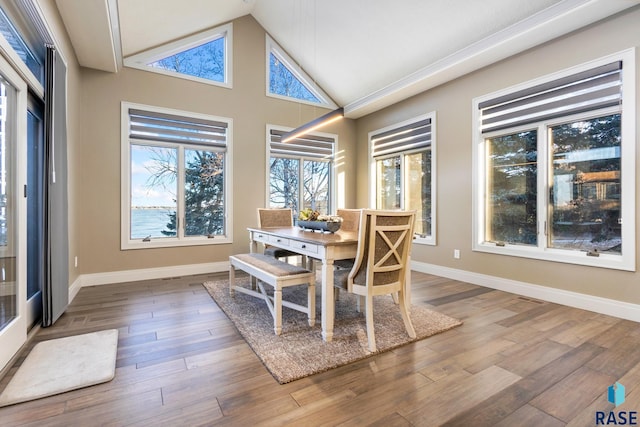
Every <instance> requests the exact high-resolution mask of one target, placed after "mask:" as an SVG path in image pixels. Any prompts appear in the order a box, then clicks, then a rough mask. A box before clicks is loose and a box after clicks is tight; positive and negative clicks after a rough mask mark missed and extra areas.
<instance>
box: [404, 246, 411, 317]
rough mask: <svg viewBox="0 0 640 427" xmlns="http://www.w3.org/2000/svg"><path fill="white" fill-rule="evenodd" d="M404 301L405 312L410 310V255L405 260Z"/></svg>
mask: <svg viewBox="0 0 640 427" xmlns="http://www.w3.org/2000/svg"><path fill="white" fill-rule="evenodd" d="M404 297H405V298H404V302H405V306H406V307H407V314H409V313H410V312H411V257H409V260H408V261H407V270H406V277H405V280H404Z"/></svg>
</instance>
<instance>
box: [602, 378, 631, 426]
mask: <svg viewBox="0 0 640 427" xmlns="http://www.w3.org/2000/svg"><path fill="white" fill-rule="evenodd" d="M624 397H625V396H624V386H623V385H622V384H620V383H619V382H616V383H615V384H613V385H612V386H610V387H609V388H608V389H607V400H608V401H609V403H613V404H614V405H615V407H616V408H617V407H618V406H620V405H622V404H623V403H624ZM596 425H597V426H598V425H600V426H606V425H632V426H635V425H638V412H637V411H617V412H614V411H609V412H608V413H607V412H604V411H596Z"/></svg>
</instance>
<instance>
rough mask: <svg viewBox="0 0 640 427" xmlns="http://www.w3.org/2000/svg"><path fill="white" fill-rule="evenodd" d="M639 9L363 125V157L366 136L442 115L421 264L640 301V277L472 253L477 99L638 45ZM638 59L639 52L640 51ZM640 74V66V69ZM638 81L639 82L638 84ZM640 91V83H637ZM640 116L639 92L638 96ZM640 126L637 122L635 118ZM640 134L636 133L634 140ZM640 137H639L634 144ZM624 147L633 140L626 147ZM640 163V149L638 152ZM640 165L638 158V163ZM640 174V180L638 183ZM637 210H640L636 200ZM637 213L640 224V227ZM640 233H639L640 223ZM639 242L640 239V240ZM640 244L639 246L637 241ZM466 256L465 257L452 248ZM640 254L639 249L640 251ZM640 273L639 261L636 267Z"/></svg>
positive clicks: (417, 251) (363, 182) (362, 166)
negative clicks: (430, 234)
mask: <svg viewBox="0 0 640 427" xmlns="http://www.w3.org/2000/svg"><path fill="white" fill-rule="evenodd" d="M639 22H640V9H639V8H634V9H632V10H631V11H630V12H627V13H623V14H621V15H618V16H616V17H614V18H612V19H609V20H607V21H605V22H603V23H601V24H598V25H593V26H590V27H589V28H587V29H585V30H582V31H579V32H577V33H574V34H572V35H569V36H567V37H564V38H561V39H559V40H556V41H553V42H550V43H547V44H545V45H543V46H541V47H538V48H535V49H532V50H530V51H528V52H525V53H523V54H520V55H517V56H515V57H513V58H510V59H507V60H504V61H502V62H500V63H497V64H494V65H492V66H489V67H486V68H484V69H482V70H480V71H477V72H475V73H472V74H470V75H467V76H464V77H462V78H459V79H457V80H455V81H452V82H450V83H448V84H445V85H443V86H440V87H437V88H435V89H433V90H429V91H427V92H424V93H422V94H420V95H417V96H415V97H413V98H411V99H409V100H406V101H404V102H401V103H398V104H396V105H394V106H391V107H388V108H386V109H384V110H382V111H379V112H376V113H374V114H371V115H369V116H367V117H364V118H362V119H360V120H358V122H357V144H358V150H359V152H360V153H366V152H367V144H368V141H367V133H368V132H370V131H372V130H375V129H379V128H382V127H384V126H387V125H390V124H393V123H395V122H399V121H401V120H406V119H408V118H411V117H414V116H416V115H418V114H423V113H426V112H430V111H436V112H437V119H436V120H437V121H436V123H437V144H438V145H437V185H438V188H437V240H438V244H437V246H422V245H414V252H413V259H414V260H415V261H419V262H423V263H429V264H436V265H438V266H444V267H449V268H454V269H460V270H465V271H469V272H474V273H480V274H486V275H491V276H497V277H501V278H506V279H512V280H517V281H522V282H527V283H532V284H537V285H544V286H549V287H553V288H557V289H565V290H569V291H573V292H580V293H585V294H590V295H596V296H600V297H606V298H611V299H617V300H622V301H627V302H631V303H635V304H638V303H640V274H638V273H633V272H623V271H617V270H610V269H604V268H593V267H584V266H576V265H568V264H561V263H554V262H545V261H536V260H528V259H525V258H517V257H508V256H500V255H492V254H487V253H480V252H472V251H471V244H472V229H471V227H472V221H473V218H472V212H471V198H472V185H473V179H472V173H471V168H472V133H471V132H472V117H471V114H472V99H473V98H474V97H477V96H480V95H484V94H488V93H491V92H494V91H497V90H500V89H504V88H507V87H509V86H512V85H515V84H518V83H522V82H526V81H528V80H531V79H534V78H537V77H541V76H544V75H547V74H550V73H553V72H557V71H560V70H563V69H565V68H569V67H571V66H574V65H578V64H581V63H584V62H587V61H590V60H593V59H597V58H599V57H603V56H605V55H608V54H611V53H615V52H618V51H621V50H624V49H628V48H631V47H636V46H640V31H638V23H639ZM636 55H639V56H637V58H639V57H640V52H636ZM637 70H640V67H637ZM636 80H638V79H637V78H636ZM636 87H637V88H639V87H640V85H638V84H637V83H636ZM636 104H637V105H636V111H637V112H640V108H638V107H639V106H640V94H638V93H637V94H636ZM627 119H633V120H635V121H636V123H637V122H638V117H630V118H627ZM637 134H638V129H636V135H637ZM637 142H638V137H637V136H636V141H635V143H636V145H637ZM625 143H626V144H629V143H634V141H626V142H625ZM637 153H638V157H640V150H637ZM357 161H358V191H357V204H358V205H361V206H365V205H367V204H368V199H367V197H368V185H369V183H368V177H367V173H368V172H367V171H368V165H367V159H366V155H361V156H359V157H358V159H357ZM636 163H637V165H638V166H640V159H636ZM637 178H638V176H636V179H637ZM636 189H638V190H640V185H639V184H638V183H637V184H636ZM636 210H637V212H638V213H640V207H639V206H638V203H637V202H636ZM638 213H637V214H636V224H638V221H637V217H638ZM636 228H637V229H639V230H640V227H638V225H636ZM636 241H637V242H639V241H640V236H636ZM636 246H637V243H636ZM454 249H460V250H461V255H462V256H461V259H454V258H453V250H454ZM636 254H640V251H639V250H638V249H636ZM636 264H637V265H638V266H639V267H640V262H638V261H636Z"/></svg>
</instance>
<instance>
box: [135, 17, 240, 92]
mask: <svg viewBox="0 0 640 427" xmlns="http://www.w3.org/2000/svg"><path fill="white" fill-rule="evenodd" d="M219 38H223V39H224V43H225V45H224V81H223V82H217V81H215V80H210V79H204V78H201V77H196V76H190V75H188V74H182V73H176V72H174V71H168V70H163V69H161V68H155V67H151V66H149V65H147V64H149V63H152V62H155V61H158V60H160V59H163V58H166V57H168V56H172V55H175V54H177V53H180V52H184V51H185V50H189V49H191V48H193V47H196V46H200V45H202V44H204V43H207V42H210V41H213V40H216V39H219ZM123 63H124V65H125V66H126V67H131V68H137V69H139V70H143V71H149V72H151V73H158V74H164V75H166V76H171V77H177V78H180V79H185V80H192V81H195V82H200V83H206V84H210V85H214V86H221V87H225V88H229V89H231V88H232V87H233V81H232V78H233V23H229V24H225V25H222V26H220V27H216V28H213V29H211V30H207V31H204V32H201V33H198V34H194V35H192V36H190V37H186V38H183V39H180V40H177V41H174V42H171V43H167V44H165V45H162V46H158V47H156V48H153V49H150V50H146V51H144V52H140V53H137V54H135V55H131V56H128V57H126V58H124V61H123Z"/></svg>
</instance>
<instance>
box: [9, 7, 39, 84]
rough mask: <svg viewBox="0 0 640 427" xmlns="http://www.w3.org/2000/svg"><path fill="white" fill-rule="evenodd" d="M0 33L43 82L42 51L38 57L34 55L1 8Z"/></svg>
mask: <svg viewBox="0 0 640 427" xmlns="http://www.w3.org/2000/svg"><path fill="white" fill-rule="evenodd" d="M0 33H1V34H2V35H3V36H4V38H5V39H6V40H7V42H8V43H9V45H10V46H11V48H12V49H13V50H14V51H15V52H16V54H18V56H19V57H20V59H21V60H22V62H24V64H25V65H26V66H27V68H28V69H29V70H31V72H32V73H33V75H34V76H35V77H36V78H37V79H38V81H39V82H40V83H43V81H44V73H43V65H42V64H43V63H44V53H43V55H42V56H41V57H40V58H38V57H36V55H35V54H34V53H33V51H32V50H31V49H30V48H29V47H28V46H27V44H26V43H25V41H24V39H23V38H22V36H21V35H20V33H18V31H17V30H16V28H15V27H14V26H13V24H12V23H11V21H10V20H9V18H8V17H7V15H5V13H4V11H3V10H2V9H0Z"/></svg>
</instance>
